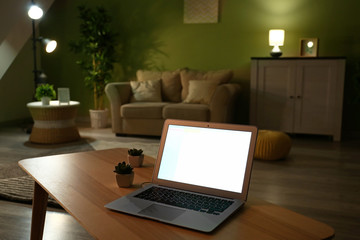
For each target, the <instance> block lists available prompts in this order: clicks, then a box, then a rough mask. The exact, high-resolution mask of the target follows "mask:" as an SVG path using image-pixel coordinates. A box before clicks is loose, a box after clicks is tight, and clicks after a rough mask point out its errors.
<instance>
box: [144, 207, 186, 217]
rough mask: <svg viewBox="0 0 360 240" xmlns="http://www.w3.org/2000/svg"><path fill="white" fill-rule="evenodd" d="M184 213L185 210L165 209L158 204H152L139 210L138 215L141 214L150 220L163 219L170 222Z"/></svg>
mask: <svg viewBox="0 0 360 240" xmlns="http://www.w3.org/2000/svg"><path fill="white" fill-rule="evenodd" d="M184 212H186V211H185V210H181V209H176V208H172V207H167V206H163V205H158V204H152V205H150V206H149V207H147V208H145V209H143V210H141V211H140V212H139V214H143V215H145V216H149V217H152V218H158V219H163V220H167V221H172V220H174V219H175V218H177V217H178V216H180V215H181V214H183V213H184Z"/></svg>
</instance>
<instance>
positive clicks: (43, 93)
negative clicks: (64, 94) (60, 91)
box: [35, 83, 56, 105]
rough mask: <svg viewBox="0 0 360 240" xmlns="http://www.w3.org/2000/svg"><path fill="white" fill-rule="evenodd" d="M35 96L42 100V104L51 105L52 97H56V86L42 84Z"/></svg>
mask: <svg viewBox="0 0 360 240" xmlns="http://www.w3.org/2000/svg"><path fill="white" fill-rule="evenodd" d="M35 98H36V99H37V100H39V101H41V102H42V105H49V104H50V100H51V99H55V98H56V92H55V90H54V86H53V85H50V84H48V83H46V84H40V85H39V86H38V87H37V88H36V90H35Z"/></svg>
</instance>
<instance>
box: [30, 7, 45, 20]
mask: <svg viewBox="0 0 360 240" xmlns="http://www.w3.org/2000/svg"><path fill="white" fill-rule="evenodd" d="M43 14H44V12H43V10H42V9H41V8H40V7H39V6H37V5H35V4H33V5H31V7H30V8H29V11H28V15H29V17H30V18H31V19H34V20H36V19H39V18H41V17H42V16H43Z"/></svg>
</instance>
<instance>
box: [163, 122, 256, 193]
mask: <svg viewBox="0 0 360 240" xmlns="http://www.w3.org/2000/svg"><path fill="white" fill-rule="evenodd" d="M251 134H252V133H251V132H246V131H235V130H227V129H214V128H206V127H191V126H178V125H169V128H168V132H167V136H166V141H165V145H164V150H163V155H162V158H161V164H160V168H159V173H158V178H159V179H162V180H169V181H173V182H180V183H186V184H191V185H197V186H201V187H208V188H214V189H221V190H226V191H231V192H237V193H241V191H242V189H243V183H244V175H245V170H246V164H247V159H248V154H249V148H250V141H251Z"/></svg>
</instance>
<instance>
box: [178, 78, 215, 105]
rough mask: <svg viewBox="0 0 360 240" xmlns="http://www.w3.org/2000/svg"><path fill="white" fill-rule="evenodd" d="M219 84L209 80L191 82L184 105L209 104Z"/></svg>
mask: <svg viewBox="0 0 360 240" xmlns="http://www.w3.org/2000/svg"><path fill="white" fill-rule="evenodd" d="M217 85H218V83H217V82H216V81H208V80H192V81H189V93H188V95H187V97H186V98H185V100H184V103H201V104H209V103H210V101H211V98H212V96H213V95H214V92H215V89H216V87H217Z"/></svg>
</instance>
